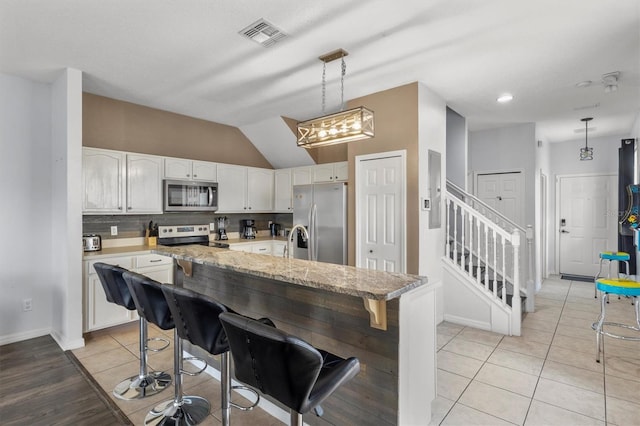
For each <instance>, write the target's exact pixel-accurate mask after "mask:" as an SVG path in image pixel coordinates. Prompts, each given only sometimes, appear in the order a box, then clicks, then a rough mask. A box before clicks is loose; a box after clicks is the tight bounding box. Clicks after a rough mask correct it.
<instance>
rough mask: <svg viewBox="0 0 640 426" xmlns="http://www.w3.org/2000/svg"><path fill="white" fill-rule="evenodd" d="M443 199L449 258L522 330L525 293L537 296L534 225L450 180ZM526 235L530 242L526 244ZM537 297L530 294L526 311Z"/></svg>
mask: <svg viewBox="0 0 640 426" xmlns="http://www.w3.org/2000/svg"><path fill="white" fill-rule="evenodd" d="M444 198H445V206H446V212H447V215H446V218H447V223H446V230H447V242H446V248H445V250H446V254H445V256H446V259H447V261H448V262H449V264H450V265H451V266H453V267H455V268H456V269H458V272H459V273H460V274H463V275H465V276H466V277H467V281H468V282H470V283H473V284H474V285H475V286H477V287H478V288H480V289H482V290H483V292H484V293H485V294H486V295H487V296H488V297H489V298H492V299H494V300H495V301H496V302H497V303H499V304H501V305H502V306H503V308H504V309H505V310H510V311H511V317H512V321H513V322H514V324H513V325H514V326H516V327H517V330H518V333H519V329H520V320H521V315H522V307H521V296H525V297H526V296H528V295H530V296H533V228H532V227H530V226H529V227H527V229H524V228H522V227H521V226H519V225H517V224H515V223H514V222H513V221H511V220H509V219H508V218H506V217H505V216H504V215H502V214H501V213H499V212H497V211H496V210H495V209H493V208H491V207H490V206H488V205H486V204H485V203H484V202H482V201H481V200H479V199H478V198H476V197H475V196H473V195H471V194H468V193H466V192H465V191H464V190H462V189H460V188H459V187H457V186H455V185H453V184H452V183H450V182H447V191H446V192H445V197H444ZM522 237H525V238H526V242H527V244H526V245H525V246H524V247H522V246H521V242H522ZM522 253H524V256H523V255H522ZM523 277H524V278H525V281H524V285H522V284H523V281H522V280H523ZM533 299H534V298H533V297H527V299H526V310H527V311H533V308H534V305H533Z"/></svg>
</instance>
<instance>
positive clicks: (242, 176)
mask: <svg viewBox="0 0 640 426" xmlns="http://www.w3.org/2000/svg"><path fill="white" fill-rule="evenodd" d="M246 192H247V168H246V167H241V166H234V165H231V164H218V213H233V212H245V211H246V210H247V205H246V204H245V197H246Z"/></svg>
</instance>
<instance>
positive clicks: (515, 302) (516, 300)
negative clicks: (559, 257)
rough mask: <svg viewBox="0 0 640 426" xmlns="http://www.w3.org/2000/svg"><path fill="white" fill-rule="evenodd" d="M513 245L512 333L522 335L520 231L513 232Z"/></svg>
mask: <svg viewBox="0 0 640 426" xmlns="http://www.w3.org/2000/svg"><path fill="white" fill-rule="evenodd" d="M511 245H512V246H513V266H514V268H513V298H512V299H511V313H512V314H511V330H510V331H511V335H512V336H520V325H521V322H522V301H521V299H520V267H519V266H520V231H519V230H517V229H515V230H514V231H513V232H512V233H511Z"/></svg>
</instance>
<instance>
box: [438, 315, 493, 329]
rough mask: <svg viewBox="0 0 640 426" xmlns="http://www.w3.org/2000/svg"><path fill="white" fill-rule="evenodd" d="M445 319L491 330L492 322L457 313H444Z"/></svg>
mask: <svg viewBox="0 0 640 426" xmlns="http://www.w3.org/2000/svg"><path fill="white" fill-rule="evenodd" d="M444 320H445V321H447V322H452V323H454V324H458V325H464V326H466V327H473V328H479V329H481V330H487V331H491V324H490V323H488V322H484V321H475V320H470V319H469V318H464V317H459V316H457V315H451V314H444Z"/></svg>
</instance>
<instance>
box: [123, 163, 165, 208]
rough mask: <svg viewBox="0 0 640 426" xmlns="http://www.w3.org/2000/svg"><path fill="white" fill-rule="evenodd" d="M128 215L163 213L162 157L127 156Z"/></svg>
mask: <svg viewBox="0 0 640 426" xmlns="http://www.w3.org/2000/svg"><path fill="white" fill-rule="evenodd" d="M127 213H162V157H156V156H152V155H138V154H127Z"/></svg>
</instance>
